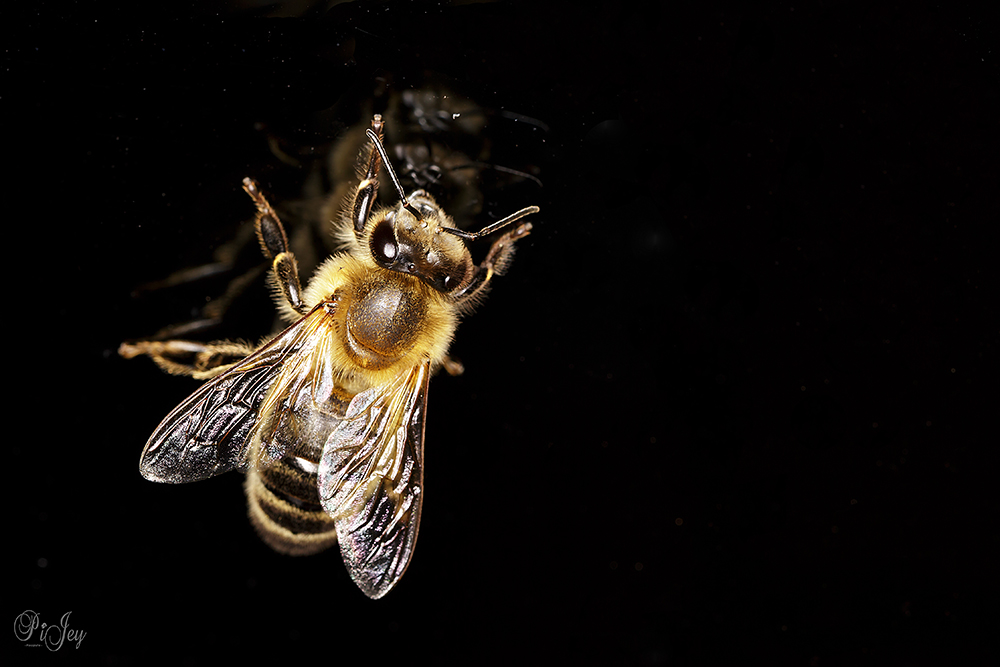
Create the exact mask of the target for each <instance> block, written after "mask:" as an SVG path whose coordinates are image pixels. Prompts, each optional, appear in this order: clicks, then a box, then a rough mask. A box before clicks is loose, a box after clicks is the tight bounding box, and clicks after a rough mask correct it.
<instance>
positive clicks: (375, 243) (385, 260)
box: [371, 220, 399, 264]
mask: <svg viewBox="0 0 1000 667" xmlns="http://www.w3.org/2000/svg"><path fill="white" fill-rule="evenodd" d="M371 251H372V256H373V257H375V260H376V261H378V263H379V264H391V263H392V262H393V260H395V259H396V255H398V254H399V246H398V245H397V244H396V235H395V234H394V233H393V230H392V223H391V222H389V221H388V220H383V221H382V222H380V223H378V225H377V226H376V227H375V230H374V231H373V232H372V238H371Z"/></svg>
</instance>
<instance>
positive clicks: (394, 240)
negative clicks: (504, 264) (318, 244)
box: [368, 190, 473, 294]
mask: <svg viewBox="0 0 1000 667" xmlns="http://www.w3.org/2000/svg"><path fill="white" fill-rule="evenodd" d="M452 226H453V223H452V221H451V218H449V217H448V215H447V214H446V213H445V212H444V211H443V210H441V207H440V206H438V205H437V202H435V201H434V199H433V198H432V197H431V196H430V195H429V194H427V193H426V192H424V191H423V190H417V191H415V192H413V193H412V194H411V195H410V196H409V197H407V198H406V199H405V200H403V201H401V202H400V203H399V204H397V205H396V206H395V207H394V208H392V209H388V210H387V211H384V212H383V214H382V215H377V216H375V219H374V224H372V225H371V232H370V234H369V236H368V248H369V251H370V252H371V255H372V257H373V258H374V259H375V261H376V262H377V263H378V265H379V266H381V267H382V268H384V269H388V270H390V271H398V272H400V273H407V274H410V275H412V276H416V277H417V278H419V279H420V280H422V281H423V282H424V283H426V284H428V285H430V286H431V287H433V288H434V289H436V290H438V291H439V292H442V293H445V294H447V293H449V292H453V291H455V290H456V289H458V288H459V287H460V286H462V285H464V284H465V283H467V282H468V281H469V280H470V279H471V277H472V273H473V264H472V257H471V256H470V254H469V250H468V248H466V247H465V243H464V242H463V241H462V240H461V239H460V238H459V237H457V236H455V235H453V234H448V233H446V231H447V230H448V229H450V228H452Z"/></svg>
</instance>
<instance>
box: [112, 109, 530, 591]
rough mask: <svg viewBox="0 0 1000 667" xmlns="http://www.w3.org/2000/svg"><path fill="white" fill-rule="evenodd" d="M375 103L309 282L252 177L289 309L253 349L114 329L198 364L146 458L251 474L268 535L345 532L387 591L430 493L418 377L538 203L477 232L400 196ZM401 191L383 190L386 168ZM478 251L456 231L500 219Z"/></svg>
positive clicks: (276, 282)
mask: <svg viewBox="0 0 1000 667" xmlns="http://www.w3.org/2000/svg"><path fill="white" fill-rule="evenodd" d="M384 130H385V124H384V123H383V120H382V116H381V115H378V114H376V115H374V119H373V120H372V121H371V126H370V127H369V128H367V129H366V131H365V133H364V136H365V141H364V142H363V144H362V147H361V148H360V150H359V159H360V163H359V164H358V173H357V176H356V177H355V178H353V179H351V181H350V182H351V183H352V185H350V186H348V191H347V192H346V193H344V194H342V195H341V196H342V200H343V205H342V206H341V207H340V210H339V211H337V214H336V216H335V217H333V218H332V219H333V220H335V221H336V223H335V227H336V229H335V234H336V238H337V240H338V241H339V242H340V244H341V247H342V251H341V252H340V253H339V254H336V255H333V256H331V257H329V258H327V259H326V260H325V261H324V262H322V263H321V264H320V265H319V266H318V268H317V269H316V271H315V273H314V274H313V276H312V279H311V280H310V281H309V282H308V284H307V285H306V287H305V289H303V288H302V287H301V284H300V281H299V264H298V261H297V258H296V254H295V252H293V250H292V249H291V246H290V242H289V237H288V236H287V234H286V232H285V229H284V226H283V225H282V223H281V221H280V220H279V217H278V215H277V213H276V212H275V211H274V209H273V208H272V207H271V205H270V204H269V203H268V201H267V199H266V198H265V197H264V195H263V193H262V192H261V191H260V188H259V186H258V185H257V183H255V182H254V181H252V180H251V179H249V178H248V179H244V183H243V187H244V190H245V191H246V192H247V194H249V195H250V197H251V198H252V199H253V200H254V202H255V204H256V208H257V215H256V219H255V224H254V229H255V230H256V235H257V239H258V241H259V243H260V247H261V249H262V250H263V252H264V255H265V256H266V257H267V258H268V259H269V260H270V262H271V264H270V269H269V279H270V283H271V287H272V289H273V292H274V298H275V301H276V304H277V308H278V311H279V313H280V314H281V316H282V318H283V319H284V320H286V321H288V322H293V323H292V324H291V325H290V326H288V327H287V328H286V329H284V330H283V331H281V332H280V333H278V334H277V335H275V336H274V337H273V338H271V339H270V340H267V341H266V342H264V343H263V344H262V345H260V346H259V347H256V348H255V347H252V346H249V345H247V344H245V343H239V342H230V341H218V342H213V343H199V342H193V341H187V340H162V339H160V340H145V341H138V342H134V343H123V344H122V345H121V347H120V349H119V352H120V354H121V355H122V356H124V357H127V358H131V357H135V356H138V355H148V356H149V357H150V358H151V359H152V360H153V361H154V362H156V363H157V364H158V365H159V366H160V367H161V368H162V369H163V370H165V371H167V372H168V373H173V374H177V375H189V376H191V377H194V378H197V379H205V380H208V382H206V383H205V384H204V385H203V386H202V387H201V388H199V389H198V390H197V391H195V392H194V393H193V394H192V395H191V396H190V397H188V398H187V399H186V400H185V401H183V402H182V403H181V404H180V405H179V406H178V407H177V408H175V409H174V410H173V411H172V412H171V413H170V414H169V415H168V416H167V417H166V418H165V419H164V420H163V421H162V422H161V423H160V425H159V426H158V427H157V428H156V430H155V431H154V432H153V434H152V436H151V437H150V438H149V441H148V442H147V443H146V446H145V448H144V449H143V452H142V456H141V458H140V463H139V468H140V472H141V473H142V475H143V476H144V477H145V478H146V479H149V480H153V481H159V482H170V483H179V482H193V481H198V480H202V479H207V478H209V477H213V476H215V475H218V474H221V473H224V472H227V471H229V470H241V471H245V472H246V474H247V477H246V483H245V490H246V495H247V502H248V507H249V515H250V519H251V522H252V523H253V525H254V526H255V528H256V529H257V532H258V533H259V535H260V536H261V538H262V539H263V540H264V542H266V543H267V544H268V545H270V546H271V547H272V548H274V549H275V550H277V551H279V552H282V553H287V554H292V555H305V554H313V553H317V552H319V551H322V550H324V549H327V548H329V547H330V546H332V545H333V544H335V543H337V542H339V544H340V550H341V554H342V556H343V559H344V563H345V565H346V566H347V569H348V572H349V574H350V576H351V578H352V579H353V580H354V582H355V583H356V584H357V585H358V586H359V587H360V588H361V590H362V591H364V593H365V594H366V595H368V596H369V597H372V598H379V597H382V596H383V595H385V594H386V593H387V592H388V591H389V590H390V589H391V588H392V587H393V586H394V585H395V584H396V582H398V581H399V579H400V577H401V576H402V575H403V572H404V571H405V570H406V567H407V565H408V564H409V562H410V559H411V557H412V555H413V548H414V544H415V542H416V538H417V531H418V528H419V523H420V512H421V506H422V499H423V447H424V418H425V414H426V406H427V385H428V378H429V377H430V375H431V374H433V373H434V371H436V370H437V369H438V368H439V367H442V366H443V367H445V369H446V370H448V371H449V372H453V373H457V372H460V370H461V367H460V366H459V365H457V364H455V363H454V362H451V361H450V360H449V358H448V356H447V352H448V347H449V345H450V343H451V340H452V336H453V334H454V331H455V328H456V327H457V325H458V321H459V318H460V317H461V316H462V315H465V314H467V313H469V312H470V311H471V310H472V309H473V308H474V307H475V306H476V305H477V304H478V303H479V302H480V301H481V299H482V297H483V296H484V295H485V293H486V291H487V289H488V288H489V286H490V284H491V281H492V279H493V277H494V276H496V275H502V274H503V273H504V271H505V270H506V269H507V267H508V266H509V264H510V261H511V258H512V256H513V252H514V244H515V242H516V241H517V240H518V239H521V238H523V237H525V236H527V235H528V234H529V233H530V231H531V229H532V225H531V223H530V222H521V220H522V219H523V218H524V217H525V216H527V215H529V214H532V213H536V212H538V208H537V207H534V206H531V207H527V208H524V209H521V210H520V211H518V212H516V213H514V214H512V215H509V216H507V217H505V218H503V219H502V220H499V221H498V222H496V223H493V224H491V225H488V226H487V227H486V228H484V229H482V230H481V231H479V232H475V233H472V232H467V231H463V230H461V229H459V228H458V227H456V225H455V223H454V220H453V219H452V217H451V216H449V215H448V214H447V213H445V212H444V210H443V209H442V208H441V207H440V206H439V205H438V204H437V202H436V200H435V199H434V197H433V196H432V195H431V194H430V193H429V192H428V191H427V190H424V189H420V188H418V189H415V190H413V191H412V192H410V194H409V195H406V194H405V193H404V191H403V188H402V185H401V184H400V182H399V180H398V178H397V176H396V174H395V172H394V171H393V168H392V164H391V158H390V156H389V154H388V152H387V151H386V149H385V147H384V145H383V134H384ZM383 167H384V169H385V172H386V174H387V175H388V176H389V180H390V182H391V184H392V186H393V188H394V190H395V193H396V196H398V199H399V201H398V203H396V204H395V205H394V206H392V207H381V208H377V207H376V206H375V202H376V199H377V197H378V191H379V184H380V178H379V174H380V172H381V171H382V169H383ZM501 231H503V233H502V234H501V235H500V236H499V237H498V238H496V239H495V240H494V241H493V243H492V245H491V247H490V249H489V251H488V252H487V254H486V258H485V259H484V260H483V261H482V262H481V263H479V264H475V263H474V262H473V260H472V256H471V254H470V252H469V249H468V247H467V246H466V242H469V241H474V240H477V239H480V238H483V237H485V236H487V235H490V234H493V233H495V232H501Z"/></svg>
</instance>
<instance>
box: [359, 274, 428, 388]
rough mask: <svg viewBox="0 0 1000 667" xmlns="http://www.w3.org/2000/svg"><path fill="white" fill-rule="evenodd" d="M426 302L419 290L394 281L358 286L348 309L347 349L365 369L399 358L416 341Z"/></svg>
mask: <svg viewBox="0 0 1000 667" xmlns="http://www.w3.org/2000/svg"><path fill="white" fill-rule="evenodd" d="M425 311H426V304H425V303H424V299H423V298H422V297H421V294H420V291H419V290H413V289H407V287H406V286H405V285H399V284H396V282H395V281H387V282H381V281H380V282H378V283H376V284H374V285H369V286H368V289H364V290H361V291H360V292H359V293H358V294H357V296H356V299H354V300H353V302H352V303H351V304H350V306H349V307H348V309H347V317H346V324H347V336H346V338H347V349H348V352H349V354H350V355H351V357H352V358H353V359H354V361H355V362H356V363H357V364H358V365H359V366H361V367H362V368H366V369H373V370H378V369H383V368H387V367H389V366H391V365H392V364H394V363H395V362H397V361H399V360H400V359H401V358H402V357H403V356H404V355H406V353H407V352H409V351H410V350H411V349H412V348H413V346H414V344H415V343H416V342H417V336H418V334H419V332H420V325H421V322H422V321H423V319H424V315H425Z"/></svg>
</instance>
